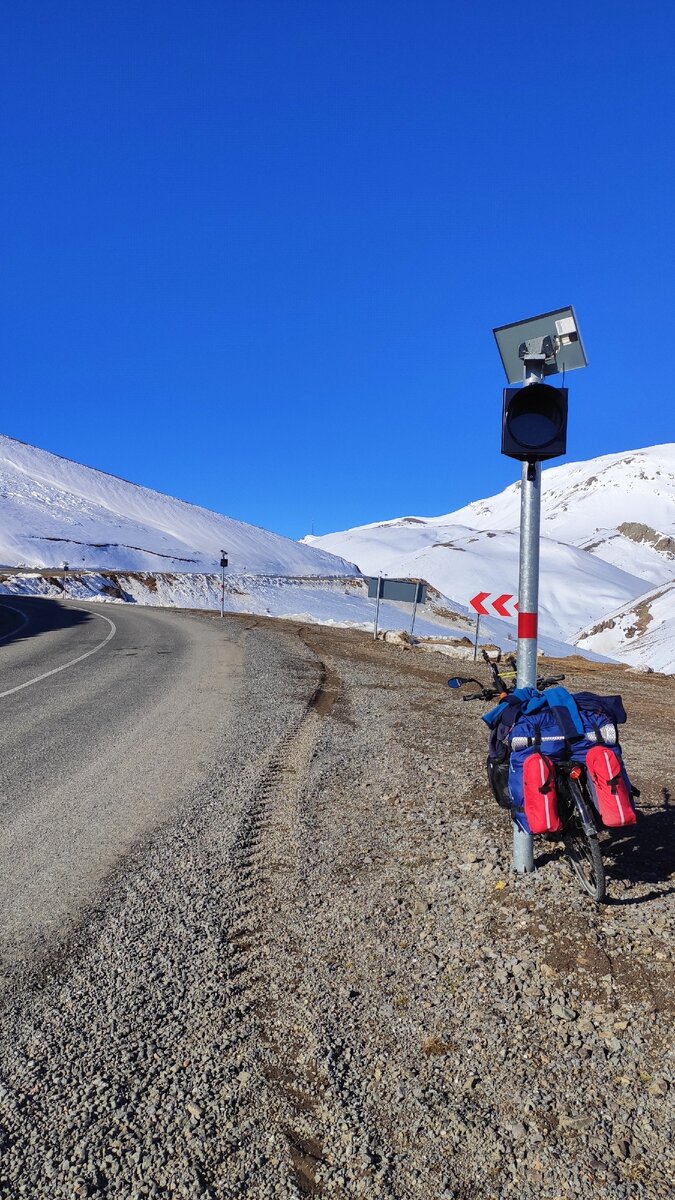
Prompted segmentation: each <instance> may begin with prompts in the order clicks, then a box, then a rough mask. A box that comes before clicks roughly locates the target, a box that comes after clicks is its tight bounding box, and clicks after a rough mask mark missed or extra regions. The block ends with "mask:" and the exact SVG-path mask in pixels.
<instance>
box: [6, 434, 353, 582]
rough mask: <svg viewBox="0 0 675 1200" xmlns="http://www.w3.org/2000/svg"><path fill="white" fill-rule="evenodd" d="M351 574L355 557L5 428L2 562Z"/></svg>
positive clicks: (173, 569) (148, 568) (77, 566)
mask: <svg viewBox="0 0 675 1200" xmlns="http://www.w3.org/2000/svg"><path fill="white" fill-rule="evenodd" d="M221 548H224V549H225V550H226V551H227V552H228V554H229V559H230V564H231V567H232V569H233V570H235V571H237V572H240V573H250V574H266V575H286V576H289V575H300V576H305V575H312V576H314V575H322V576H325V575H354V574H356V573H357V572H356V570H355V568H354V566H353V565H352V564H351V563H348V562H345V561H344V560H343V559H341V558H339V557H338V558H336V557H335V556H333V555H332V554H329V553H327V552H326V551H323V550H321V549H320V548H319V547H312V546H307V545H303V544H302V543H299V542H295V541H293V540H292V539H291V538H286V537H282V536H281V535H280V534H277V533H270V532H269V531H268V530H267V529H260V528H258V527H257V526H255V525H247V524H245V523H244V522H243V521H235V520H233V518H232V517H224V516H221V515H220V514H219V513H215V512H210V511H209V510H208V509H206V508H199V507H198V506H197V505H195V504H188V503H186V501H184V500H175V499H174V498H173V497H172V496H165V495H163V494H162V493H161V492H155V491H152V490H151V489H150V488H145V487H140V486H139V485H138V484H135V483H128V482H127V481H126V480H124V479H118V478H117V477H116V476H114V475H108V474H106V473H105V472H103V471H96V470H94V469H93V468H91V467H85V466H81V465H80V464H79V463H76V462H71V461H70V459H67V458H61V457H59V456H58V455H56V454H50V453H49V452H48V451H46V450H39V449H37V448H36V447H35V446H28V445H25V443H23V442H17V441H15V440H14V439H13V438H9V437H4V436H2V435H0V563H1V564H2V565H5V566H37V567H56V566H61V565H62V564H63V563H64V562H68V563H69V564H70V566H71V567H75V568H81V567H89V568H106V569H119V570H127V571H177V572H178V571H179V572H194V573H200V572H204V571H213V570H214V569H217V567H218V561H219V557H220V550H221Z"/></svg>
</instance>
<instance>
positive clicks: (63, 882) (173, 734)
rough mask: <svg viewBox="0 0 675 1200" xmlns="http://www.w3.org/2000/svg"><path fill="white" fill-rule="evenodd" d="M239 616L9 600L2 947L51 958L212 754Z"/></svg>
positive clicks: (1, 714)
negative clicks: (234, 620) (233, 619)
mask: <svg viewBox="0 0 675 1200" xmlns="http://www.w3.org/2000/svg"><path fill="white" fill-rule="evenodd" d="M240 641H241V633H238V632H237V629H236V628H235V627H233V626H232V625H231V624H229V625H228V629H227V630H224V629H223V628H221V627H219V625H218V623H217V622H215V621H214V622H211V621H208V620H204V619H199V618H194V617H189V616H187V615H185V614H178V613H172V612H167V611H162V610H158V609H137V608H131V607H122V606H121V605H120V606H117V605H104V604H100V605H96V604H89V603H87V604H80V603H62V602H57V601H54V600H39V599H19V598H16V597H7V598H6V599H5V598H2V600H1V601H0V762H1V763H2V775H1V780H2V785H1V789H0V827H1V829H2V837H1V838H0V952H1V955H2V962H3V965H4V969H5V971H9V973H10V974H12V973H13V971H14V969H15V968H17V967H19V968H20V967H21V966H22V965H25V964H29V963H30V962H31V960H33V959H35V958H36V957H37V956H39V955H43V954H50V953H51V952H52V950H53V949H54V947H55V945H56V943H58V941H59V940H60V939H62V938H63V937H64V936H67V933H68V930H69V928H71V927H72V926H73V925H74V924H75V923H76V922H78V921H79V920H80V919H81V916H82V913H83V911H84V910H85V909H86V908H87V906H88V905H91V904H95V902H96V897H97V894H98V891H99V889H100V887H101V885H102V883H103V881H104V880H105V878H106V876H107V875H108V874H109V873H110V871H111V870H112V869H113V868H114V867H115V865H116V864H117V863H118V862H119V861H120V860H121V859H122V858H123V857H124V856H125V854H126V853H127V852H128V851H129V849H130V848H131V847H132V846H133V845H134V844H135V843H136V842H137V841H138V840H139V839H140V838H142V837H143V836H144V835H145V834H147V832H148V831H149V830H151V829H153V828H155V827H156V826H158V825H159V824H161V823H162V822H163V821H164V820H166V819H167V818H168V817H170V816H171V815H172V813H173V812H175V810H176V809H177V807H178V806H179V805H180V803H181V800H182V798H183V797H184V796H185V795H186V794H188V793H189V792H190V791H191V789H193V788H194V785H195V782H196V781H198V779H199V777H200V772H201V771H202V770H203V766H204V764H205V763H206V762H208V761H209V758H210V756H211V755H212V753H213V750H214V747H215V745H216V743H217V741H218V738H219V735H220V732H221V730H222V728H223V725H224V723H225V722H226V721H227V720H228V708H229V706H230V705H231V704H232V703H233V702H234V699H235V696H236V692H237V685H238V680H239V678H240V675H241V669H240V668H241V654H242V651H241V644H240Z"/></svg>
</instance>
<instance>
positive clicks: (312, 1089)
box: [0, 617, 675, 1200]
mask: <svg viewBox="0 0 675 1200" xmlns="http://www.w3.org/2000/svg"><path fill="white" fill-rule="evenodd" d="M191 619H196V618H191ZM200 619H202V620H208V619H209V618H208V617H202V618H200ZM232 620H235V619H234V618H233V619H232ZM247 624H248V626H249V632H248V635H247V641H246V650H247V666H246V672H245V676H244V679H243V682H242V691H241V704H240V709H239V718H238V721H237V722H235V724H234V725H233V726H231V727H228V728H227V729H225V730H224V731H223V741H222V746H221V749H220V753H219V756H218V761H217V762H213V763H208V764H207V763H205V764H204V781H203V786H202V787H201V788H200V790H199V792H198V793H197V794H195V795H194V796H192V797H186V801H185V806H184V808H183V810H182V812H181V813H180V814H179V815H178V816H177V817H176V819H175V820H172V821H170V822H169V823H168V824H167V825H166V826H164V827H163V828H162V829H160V830H158V831H157V832H156V834H155V835H154V836H153V837H152V838H151V839H150V840H149V841H146V842H144V843H143V844H141V845H139V846H138V847H137V850H136V852H135V854H134V855H133V856H132V857H131V858H130V859H129V861H128V862H127V863H126V864H125V866H124V870H123V871H119V872H118V873H117V874H116V875H115V877H113V878H111V879H110V880H109V886H108V888H107V890H106V893H105V895H102V896H101V898H100V903H99V905H98V906H97V909H96V911H92V912H91V913H90V914H89V918H88V920H87V921H86V922H85V924H84V925H83V926H82V928H81V929H80V930H79V932H78V934H77V935H76V936H75V937H74V938H73V939H72V941H71V942H70V944H69V945H67V946H61V947H58V948H54V951H53V954H52V958H51V959H50V960H49V961H47V962H43V963H42V964H41V965H40V966H39V967H35V968H34V969H33V970H31V971H30V972H26V973H25V974H24V975H23V976H20V977H18V978H17V979H16V980H15V982H14V987H13V989H12V990H11V991H10V992H9V993H8V995H7V996H6V998H5V1003H4V1010H3V1018H2V1054H1V1062H0V1069H1V1082H0V1112H1V1114H2V1134H1V1138H2V1145H1V1159H0V1163H1V1165H0V1195H1V1196H3V1197H12V1198H13V1197H20V1196H21V1197H39V1198H40V1200H42V1198H45V1200H61V1198H63V1200H66V1198H68V1200H70V1198H71V1197H79V1196H110V1197H125V1198H135V1197H145V1196H150V1197H157V1196H167V1197H174V1196H175V1197H199V1196H207V1197H208V1196H210V1197H223V1198H225V1197H250V1198H251V1200H253V1198H255V1200H257V1198H258V1197H259V1198H261V1200H263V1198H264V1197H268V1196H269V1197H272V1196H281V1197H298V1196H303V1195H316V1196H324V1197H326V1198H328V1197H336V1198H338V1197H343V1198H346V1197H357V1196H364V1197H369V1198H371V1197H372V1198H382V1200H384V1198H391V1200H399V1198H400V1200H408V1198H410V1200H413V1198H415V1200H417V1198H419V1200H437V1198H438V1200H440V1198H441V1197H454V1198H456V1200H483V1198H485V1200H487V1198H491V1197H494V1198H495V1200H496V1198H498V1197H514V1198H515V1197H518V1198H519V1200H520V1198H524V1200H530V1198H531V1200H534V1198H535V1197H537V1198H539V1197H545V1198H550V1200H562V1198H563V1197H565V1198H570V1200H571V1198H573V1197H577V1196H583V1197H584V1198H587V1197H605V1196H606V1197H612V1198H614V1197H626V1198H627V1197H631V1198H633V1197H645V1198H650V1200H651V1198H656V1197H666V1196H669V1195H670V1194H671V1191H670V1188H671V1183H672V1177H673V1167H674V1166H675V1163H674V1160H673V1145H672V1140H671V1138H672V1129H673V1107H674V1106H673V1059H672V1042H671V1026H672V1009H673V988H672V983H673V971H672V957H671V951H672V925H673V901H672V894H673V884H672V868H673V861H672V844H673V843H672V832H673V825H674V824H675V799H673V791H674V789H673V771H672V750H671V748H672V746H673V744H674V742H675V705H674V704H673V698H674V695H675V681H674V680H673V679H667V678H664V677H660V676H656V675H639V674H636V673H633V672H630V671H626V670H623V669H614V668H607V667H599V666H598V665H594V666H591V665H590V664H585V663H583V662H581V661H577V662H576V664H572V665H571V669H570V664H566V666H565V667H563V669H566V670H567V671H568V683H569V684H571V686H572V687H575V686H578V687H581V686H583V687H584V688H588V689H592V690H597V691H606V692H617V691H620V692H621V693H622V694H623V696H624V699H625V703H626V707H627V709H628V713H629V725H628V727H627V730H626V734H625V737H624V739H623V743H624V750H625V755H626V760H627V762H628V764H629V767H630V770H631V773H632V776H633V778H634V782H635V783H636V785H637V786H638V787H640V788H641V791H642V796H641V800H640V823H639V825H638V827H637V831H636V832H633V831H632V830H631V831H630V832H629V833H626V834H624V835H614V836H612V837H610V836H609V835H607V836H606V840H605V857H606V863H607V868H608V877H609V894H610V903H609V904H607V905H606V906H603V907H600V908H599V907H597V906H596V905H594V903H593V902H592V901H591V900H590V899H589V898H588V897H586V896H585V895H584V894H583V893H582V892H581V890H580V889H579V886H578V884H577V883H576V882H575V880H574V879H573V877H572V876H571V874H570V872H569V869H568V868H567V865H566V863H565V861H564V859H563V858H562V855H561V851H560V849H559V848H558V847H557V846H556V845H553V844H549V843H542V844H541V846H539V845H538V847H537V848H538V849H539V850H540V853H539V857H538V863H537V865H538V869H537V871H536V873H535V874H534V875H532V876H528V877H514V876H513V875H512V874H511V873H510V870H509V858H510V845H509V842H510V831H509V827H508V822H507V820H506V818H505V817H504V815H503V814H502V813H501V812H500V810H499V809H498V808H497V807H496V806H495V804H494V802H493V801H492V800H491V798H490V797H489V796H488V794H487V792H486V788H485V783H484V774H483V759H484V753H485V750H484V747H485V735H484V727H483V726H482V723H481V722H480V720H479V715H480V714H479V711H477V708H478V707H479V706H476V705H463V704H462V703H461V702H459V701H458V699H457V696H456V694H455V693H452V694H451V693H449V692H448V689H447V687H445V680H446V679H447V677H448V675H449V674H452V673H453V672H454V671H455V670H457V671H459V672H461V671H462V670H463V669H464V670H465V669H466V663H463V664H460V663H457V664H453V662H452V660H451V659H446V658H441V657H440V656H435V655H430V654H422V652H419V651H416V650H402V649H399V648H397V647H394V646H390V645H382V644H377V645H374V644H373V643H372V642H371V641H369V640H368V638H367V637H366V636H365V635H363V634H359V633H355V632H351V631H342V630H337V631H327V630H325V629H319V628H317V627H311V626H304V627H303V626H294V625H292V624H290V623H274V622H265V621H255V622H254V621H249V622H247ZM226 627H227V622H226V623H225V627H224V628H226Z"/></svg>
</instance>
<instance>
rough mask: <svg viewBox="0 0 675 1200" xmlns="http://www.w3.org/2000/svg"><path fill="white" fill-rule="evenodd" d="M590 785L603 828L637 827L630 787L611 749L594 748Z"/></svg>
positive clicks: (588, 758)
mask: <svg viewBox="0 0 675 1200" xmlns="http://www.w3.org/2000/svg"><path fill="white" fill-rule="evenodd" d="M586 770H587V772H588V782H589V785H590V788H591V792H592V793H593V799H594V801H595V805H596V808H597V810H598V812H599V813H600V819H601V820H602V823H603V825H607V826H608V827H609V828H610V829H616V828H617V827H618V826H621V825H635V823H636V821H637V817H636V816H635V809H634V808H633V800H632V797H631V793H630V786H629V784H628V780H627V778H626V772H625V771H624V769H623V766H622V763H621V759H620V758H619V757H618V755H617V753H616V751H615V750H612V748H611V746H593V747H592V749H590V750H589V751H588V753H587V755H586Z"/></svg>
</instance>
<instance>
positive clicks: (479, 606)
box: [469, 592, 518, 618]
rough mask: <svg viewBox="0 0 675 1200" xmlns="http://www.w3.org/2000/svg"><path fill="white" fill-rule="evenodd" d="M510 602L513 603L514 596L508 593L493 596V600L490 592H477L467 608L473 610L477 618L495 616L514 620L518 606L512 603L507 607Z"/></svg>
mask: <svg viewBox="0 0 675 1200" xmlns="http://www.w3.org/2000/svg"><path fill="white" fill-rule="evenodd" d="M511 600H513V601H515V596H512V595H510V594H509V592H504V593H503V595H501V596H495V597H494V599H493V595H492V593H491V592H478V594H477V595H476V596H474V598H473V600H469V607H470V608H473V610H474V611H475V612H477V613H478V615H479V617H492V616H494V615H495V614H496V615H497V616H498V617H511V618H514V617H515V616H516V613H517V612H518V605H517V604H515V603H514V604H511V605H510V607H509V602H510V601H511Z"/></svg>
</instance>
